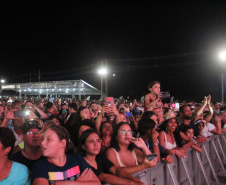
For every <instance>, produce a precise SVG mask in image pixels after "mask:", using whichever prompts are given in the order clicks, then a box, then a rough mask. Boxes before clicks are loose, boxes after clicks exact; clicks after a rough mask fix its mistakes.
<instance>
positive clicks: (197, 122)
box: [195, 119, 205, 125]
mask: <svg viewBox="0 0 226 185" xmlns="http://www.w3.org/2000/svg"><path fill="white" fill-rule="evenodd" d="M199 123H203V124H205V120H202V119H199V120H197V121H196V122H195V125H197V124H199Z"/></svg>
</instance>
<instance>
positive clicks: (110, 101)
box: [106, 97, 114, 106]
mask: <svg viewBox="0 0 226 185" xmlns="http://www.w3.org/2000/svg"><path fill="white" fill-rule="evenodd" d="M106 102H107V105H108V106H113V105H114V100H113V97H107V98H106Z"/></svg>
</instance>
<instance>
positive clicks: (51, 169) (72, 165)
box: [32, 154, 90, 184]
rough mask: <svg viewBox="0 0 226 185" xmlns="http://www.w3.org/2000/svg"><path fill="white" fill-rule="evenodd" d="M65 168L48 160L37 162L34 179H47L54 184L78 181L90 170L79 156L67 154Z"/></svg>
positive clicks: (34, 167)
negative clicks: (85, 171) (86, 170)
mask: <svg viewBox="0 0 226 185" xmlns="http://www.w3.org/2000/svg"><path fill="white" fill-rule="evenodd" d="M66 158H67V159H66V163H65V165H64V166H62V167H61V166H57V165H55V164H53V163H50V162H49V161H48V159H47V158H45V159H43V160H40V161H37V162H36V163H35V164H34V166H33V169H32V179H33V180H34V179H36V178H45V179H47V180H48V181H49V184H52V183H53V182H55V181H67V180H72V181H74V180H76V179H77V178H78V177H79V176H80V175H81V173H82V172H83V171H84V170H85V169H86V168H90V167H89V165H88V164H87V162H86V161H85V160H84V159H83V157H82V156H81V155H79V154H67V155H66Z"/></svg>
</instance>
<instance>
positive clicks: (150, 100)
mask: <svg viewBox="0 0 226 185" xmlns="http://www.w3.org/2000/svg"><path fill="white" fill-rule="evenodd" d="M146 96H148V97H149V102H148V103H151V102H153V100H152V98H151V95H150V94H147V95H146ZM145 111H147V107H146V105H145V100H144V112H145Z"/></svg>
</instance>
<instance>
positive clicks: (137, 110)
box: [132, 109, 140, 116]
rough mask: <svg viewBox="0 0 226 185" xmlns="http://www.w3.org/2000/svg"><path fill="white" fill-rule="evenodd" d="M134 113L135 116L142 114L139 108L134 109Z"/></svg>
mask: <svg viewBox="0 0 226 185" xmlns="http://www.w3.org/2000/svg"><path fill="white" fill-rule="evenodd" d="M132 114H133V116H136V115H140V111H139V109H133V110H132Z"/></svg>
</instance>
